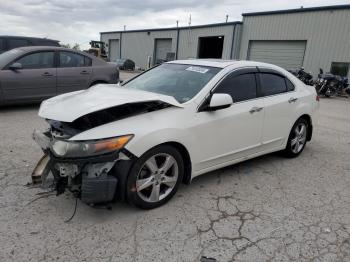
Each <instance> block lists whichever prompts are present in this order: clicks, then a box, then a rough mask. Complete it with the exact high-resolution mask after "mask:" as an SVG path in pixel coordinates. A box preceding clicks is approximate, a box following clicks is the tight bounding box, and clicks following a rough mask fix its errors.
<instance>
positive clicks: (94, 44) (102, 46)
mask: <svg viewBox="0 0 350 262" xmlns="http://www.w3.org/2000/svg"><path fill="white" fill-rule="evenodd" d="M90 46H91V48H90V49H89V50H87V52H88V53H89V54H92V55H94V56H97V57H101V58H102V59H104V60H107V52H106V43H104V42H101V41H93V40H91V41H90Z"/></svg>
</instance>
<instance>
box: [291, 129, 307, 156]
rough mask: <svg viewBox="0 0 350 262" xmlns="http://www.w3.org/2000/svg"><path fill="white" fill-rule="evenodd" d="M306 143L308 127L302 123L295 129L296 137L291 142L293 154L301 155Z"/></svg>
mask: <svg viewBox="0 0 350 262" xmlns="http://www.w3.org/2000/svg"><path fill="white" fill-rule="evenodd" d="M305 143H306V125H305V124H304V123H300V124H298V125H297V126H296V128H295V129H294V137H293V139H292V140H291V148H292V151H293V153H296V154H297V153H299V152H300V151H301V150H302V149H303V148H304V146H305Z"/></svg>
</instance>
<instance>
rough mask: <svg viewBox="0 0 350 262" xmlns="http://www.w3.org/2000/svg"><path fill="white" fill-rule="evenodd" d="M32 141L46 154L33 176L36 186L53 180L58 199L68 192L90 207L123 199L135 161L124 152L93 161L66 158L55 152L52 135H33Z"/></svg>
mask: <svg viewBox="0 0 350 262" xmlns="http://www.w3.org/2000/svg"><path fill="white" fill-rule="evenodd" d="M33 139H34V140H35V141H36V142H37V143H38V144H39V146H40V147H41V148H42V150H43V152H44V156H43V157H42V158H41V159H40V160H39V162H38V164H37V166H36V167H35V169H34V171H33V173H32V182H33V184H40V183H41V184H46V183H47V179H48V177H49V176H52V177H53V179H52V181H53V182H52V186H53V187H54V189H55V190H56V192H57V195H60V194H62V193H64V192H65V190H66V189H68V190H69V191H71V192H72V193H73V194H74V195H75V196H76V197H78V198H80V199H81V200H82V201H83V202H85V203H87V204H97V203H106V202H111V201H113V200H116V199H123V195H124V186H123V184H124V183H125V181H126V175H127V172H128V170H129V168H130V166H131V163H132V161H133V157H134V156H133V155H132V154H131V153H129V152H127V151H126V150H124V149H122V150H117V151H113V152H111V153H106V154H101V155H95V156H91V157H83V158H64V157H57V156H55V154H54V153H53V152H52V150H51V145H52V143H53V140H54V139H53V138H52V136H51V134H50V132H45V133H41V132H39V131H34V133H33ZM126 163H127V164H126Z"/></svg>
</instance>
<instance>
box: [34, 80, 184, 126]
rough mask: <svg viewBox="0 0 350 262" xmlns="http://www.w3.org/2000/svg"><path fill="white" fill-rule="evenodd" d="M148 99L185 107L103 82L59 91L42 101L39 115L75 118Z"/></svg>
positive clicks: (72, 119)
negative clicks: (57, 94) (73, 90)
mask: <svg viewBox="0 0 350 262" xmlns="http://www.w3.org/2000/svg"><path fill="white" fill-rule="evenodd" d="M149 101H162V102H165V103H167V104H170V105H173V106H177V107H183V106H182V105H181V104H180V103H179V102H177V101H176V99H175V98H173V97H171V96H167V95H161V94H156V93H151V92H146V91H140V90H135V89H128V88H123V87H118V86H117V85H108V84H100V85H96V86H93V87H90V88H89V89H87V90H82V91H76V92H71V93H67V94H63V95H59V96H56V97H53V98H50V99H48V100H45V101H44V102H42V104H41V106H40V109H39V116H41V117H43V118H46V119H52V120H57V121H63V122H73V121H74V120H76V119H77V118H79V117H81V116H84V115H87V114H89V113H92V112H96V111H99V110H103V109H107V108H111V107H115V106H119V105H124V104H130V103H140V102H149Z"/></svg>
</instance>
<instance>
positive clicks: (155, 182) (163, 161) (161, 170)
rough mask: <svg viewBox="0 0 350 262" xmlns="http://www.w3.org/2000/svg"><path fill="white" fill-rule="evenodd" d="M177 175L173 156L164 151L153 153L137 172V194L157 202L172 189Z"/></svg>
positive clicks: (144, 198)
mask: <svg viewBox="0 0 350 262" xmlns="http://www.w3.org/2000/svg"><path fill="white" fill-rule="evenodd" d="M178 175H179V167H178V164H177V162H176V160H175V158H174V157H173V156H171V155H169V154H166V153H161V154H157V155H154V156H152V157H150V158H149V159H148V160H147V161H146V162H145V163H144V165H143V166H142V168H141V169H140V171H139V173H138V176H137V179H136V191H137V194H138V196H139V197H140V198H141V199H142V200H144V201H146V202H158V201H160V200H162V199H164V198H165V197H167V196H168V195H169V194H170V193H171V192H172V191H173V189H174V187H175V185H176V182H177V179H178Z"/></svg>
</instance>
